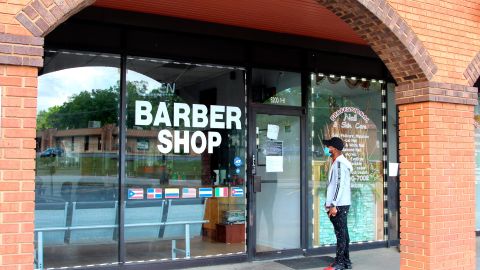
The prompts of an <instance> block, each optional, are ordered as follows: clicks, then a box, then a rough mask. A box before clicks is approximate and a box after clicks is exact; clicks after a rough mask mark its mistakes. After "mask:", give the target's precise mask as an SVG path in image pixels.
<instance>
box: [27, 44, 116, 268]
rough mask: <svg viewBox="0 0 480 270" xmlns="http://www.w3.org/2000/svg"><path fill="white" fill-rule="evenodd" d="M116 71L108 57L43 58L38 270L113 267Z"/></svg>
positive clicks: (64, 55)
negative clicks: (99, 265) (48, 269)
mask: <svg viewBox="0 0 480 270" xmlns="http://www.w3.org/2000/svg"><path fill="white" fill-rule="evenodd" d="M119 66H120V58H119V57H118V56H115V55H99V54H91V53H88V54H85V53H68V52H59V51H46V52H45V67H44V69H43V70H42V72H43V73H42V75H41V76H40V77H39V86H38V113H37V135H36V140H37V149H36V150H37V157H36V175H35V244H36V253H35V254H36V256H35V260H36V264H37V267H39V266H40V264H43V267H46V268H48V267H64V266H75V265H85V264H101V263H112V262H113V263H114V262H116V261H117V260H118V244H117V241H118V240H117V239H118V237H117V232H118V228H117V224H118V215H117V212H118V207H119V205H118V139H117V134H118V120H117V119H118V109H119V106H118V104H119V96H120V94H119V93H120V89H119V79H120V76H119V74H120V69H119ZM42 252H43V253H42Z"/></svg>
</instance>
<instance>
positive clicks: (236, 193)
mask: <svg viewBox="0 0 480 270" xmlns="http://www.w3.org/2000/svg"><path fill="white" fill-rule="evenodd" d="M230 196H231V197H243V189H242V188H239V187H232V190H231V192H230Z"/></svg>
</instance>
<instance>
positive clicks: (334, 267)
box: [323, 263, 345, 270]
mask: <svg viewBox="0 0 480 270" xmlns="http://www.w3.org/2000/svg"><path fill="white" fill-rule="evenodd" d="M344 269H345V267H344V266H343V265H341V264H338V263H331V264H330V265H329V266H328V267H327V268H324V269H323V270H344Z"/></svg>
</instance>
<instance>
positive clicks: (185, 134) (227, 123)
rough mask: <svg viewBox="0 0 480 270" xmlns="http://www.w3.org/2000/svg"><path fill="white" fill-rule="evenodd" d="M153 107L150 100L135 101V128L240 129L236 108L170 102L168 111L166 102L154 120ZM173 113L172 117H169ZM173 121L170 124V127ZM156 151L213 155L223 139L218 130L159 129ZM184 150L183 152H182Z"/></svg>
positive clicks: (160, 104) (240, 113)
mask: <svg viewBox="0 0 480 270" xmlns="http://www.w3.org/2000/svg"><path fill="white" fill-rule="evenodd" d="M152 110H153V106H152V104H151V103H150V102H149V101H144V100H137V101H135V125H137V126H150V125H153V126H160V125H162V126H165V127H180V125H181V124H182V126H183V127H185V128H202V129H205V128H210V129H233V126H235V129H241V128H242V126H241V121H240V118H241V117H242V111H241V110H240V108H238V107H233V106H221V105H210V106H209V107H207V106H205V105H203V104H192V105H191V106H190V105H188V104H186V103H173V109H172V112H169V109H168V106H167V103H165V102H160V103H159V104H158V108H157V111H156V112H155V117H154V116H153V114H152ZM170 114H172V115H170ZM172 122H173V124H172ZM158 141H159V143H160V144H158V145H157V148H158V151H160V152H161V153H162V154H168V153H170V152H172V151H173V153H176V154H178V153H189V152H190V149H191V150H192V151H193V152H194V153H197V154H201V153H203V152H204V151H205V150H207V151H208V153H210V154H211V153H213V148H214V147H218V146H219V145H220V144H221V143H222V136H221V135H220V133H219V132H217V131H207V132H206V134H205V133H204V132H203V131H200V130H198V131H195V132H193V133H192V134H190V131H189V130H173V132H172V130H171V129H162V130H160V131H159V132H158ZM181 148H183V151H182V150H181Z"/></svg>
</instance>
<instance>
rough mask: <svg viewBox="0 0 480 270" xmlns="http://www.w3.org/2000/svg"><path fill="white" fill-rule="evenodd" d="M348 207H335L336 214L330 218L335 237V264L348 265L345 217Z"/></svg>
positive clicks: (347, 238)
mask: <svg viewBox="0 0 480 270" xmlns="http://www.w3.org/2000/svg"><path fill="white" fill-rule="evenodd" d="M348 209H350V205H346V206H337V214H336V215H335V216H334V217H333V216H330V221H331V222H332V224H333V229H334V230H335V236H336V237H337V254H336V256H335V262H336V263H338V264H342V265H344V264H345V263H347V262H348V263H350V252H349V247H348V246H349V245H350V236H349V235H348V226H347V216H348Z"/></svg>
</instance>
